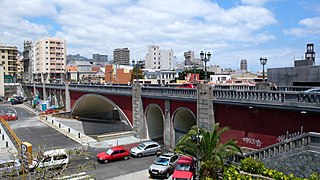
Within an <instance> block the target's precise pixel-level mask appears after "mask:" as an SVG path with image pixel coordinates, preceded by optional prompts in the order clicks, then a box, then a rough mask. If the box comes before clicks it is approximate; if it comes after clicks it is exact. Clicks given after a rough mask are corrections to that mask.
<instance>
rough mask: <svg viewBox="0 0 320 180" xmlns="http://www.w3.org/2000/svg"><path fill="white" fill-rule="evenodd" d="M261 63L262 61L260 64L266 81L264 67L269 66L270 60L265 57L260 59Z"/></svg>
mask: <svg viewBox="0 0 320 180" xmlns="http://www.w3.org/2000/svg"><path fill="white" fill-rule="evenodd" d="M259 61H260V64H261V65H262V79H263V81H265V74H264V66H265V65H266V64H267V61H268V59H267V57H264V58H263V57H260V59H259Z"/></svg>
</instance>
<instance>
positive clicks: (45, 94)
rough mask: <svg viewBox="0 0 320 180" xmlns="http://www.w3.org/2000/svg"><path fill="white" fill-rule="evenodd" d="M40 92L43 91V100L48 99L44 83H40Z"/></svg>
mask: <svg viewBox="0 0 320 180" xmlns="http://www.w3.org/2000/svg"><path fill="white" fill-rule="evenodd" d="M42 92H43V100H44V101H45V100H47V99H48V94H47V91H46V85H45V83H42Z"/></svg>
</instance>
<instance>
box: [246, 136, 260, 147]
mask: <svg viewBox="0 0 320 180" xmlns="http://www.w3.org/2000/svg"><path fill="white" fill-rule="evenodd" d="M242 141H244V142H245V143H248V144H253V145H255V146H257V147H260V146H261V145H262V142H261V141H260V139H252V138H248V137H244V138H242Z"/></svg>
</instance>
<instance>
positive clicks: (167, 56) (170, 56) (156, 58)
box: [145, 45, 175, 70]
mask: <svg viewBox="0 0 320 180" xmlns="http://www.w3.org/2000/svg"><path fill="white" fill-rule="evenodd" d="M173 67H175V56H174V53H173V50H172V49H171V50H160V48H159V46H156V45H149V46H148V53H147V54H146V56H145V68H146V69H163V70H172V69H173Z"/></svg>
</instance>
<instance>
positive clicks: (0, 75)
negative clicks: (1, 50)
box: [0, 64, 5, 97]
mask: <svg viewBox="0 0 320 180" xmlns="http://www.w3.org/2000/svg"><path fill="white" fill-rule="evenodd" d="M0 96H1V97H4V96H5V92H4V70H3V65H2V64H0Z"/></svg>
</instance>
